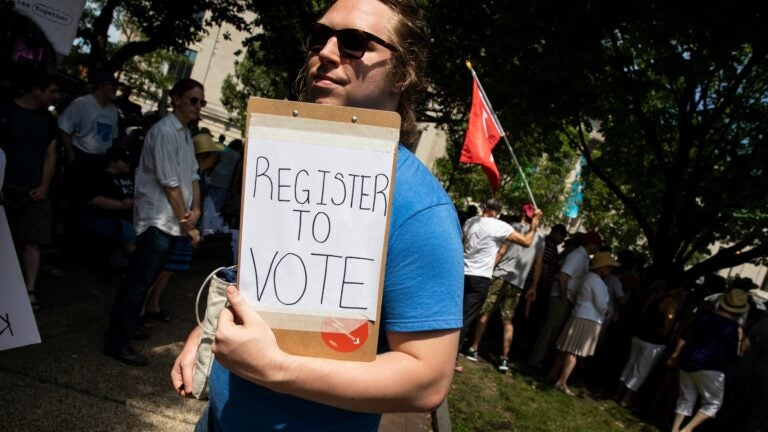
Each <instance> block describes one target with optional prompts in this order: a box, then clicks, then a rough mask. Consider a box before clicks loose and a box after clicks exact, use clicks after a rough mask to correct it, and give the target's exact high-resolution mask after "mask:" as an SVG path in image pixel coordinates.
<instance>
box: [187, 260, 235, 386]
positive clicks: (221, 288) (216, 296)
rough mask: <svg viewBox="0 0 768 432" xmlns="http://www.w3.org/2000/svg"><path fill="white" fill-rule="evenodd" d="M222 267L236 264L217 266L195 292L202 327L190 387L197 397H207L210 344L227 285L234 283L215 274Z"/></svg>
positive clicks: (233, 267)
mask: <svg viewBox="0 0 768 432" xmlns="http://www.w3.org/2000/svg"><path fill="white" fill-rule="evenodd" d="M224 269H233V270H236V269H237V266H232V267H219V268H217V269H216V270H214V271H213V272H211V274H209V275H208V277H207V278H205V281H203V284H202V285H201V286H200V290H198V292H197V300H195V317H196V318H197V323H198V325H200V328H201V329H202V332H201V333H200V344H199V345H198V347H197V356H196V358H195V373H194V379H193V384H194V387H193V388H192V395H193V396H194V397H195V398H197V399H207V398H208V376H209V375H210V374H211V367H213V352H212V351H211V345H212V344H213V339H214V336H215V334H216V328H217V326H218V324H219V314H220V313H221V310H222V309H223V308H224V307H226V305H227V287H228V286H229V285H232V284H234V283H235V282H229V281H226V280H224V279H221V278H219V277H218V276H217V273H218V272H219V271H221V270H224ZM209 282H210V283H209ZM206 284H208V301H207V303H206V308H205V317H204V318H203V320H200V307H199V305H200V296H201V295H202V293H203V289H204V288H205V286H206Z"/></svg>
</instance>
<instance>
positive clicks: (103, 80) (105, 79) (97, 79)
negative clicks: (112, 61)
mask: <svg viewBox="0 0 768 432" xmlns="http://www.w3.org/2000/svg"><path fill="white" fill-rule="evenodd" d="M91 83H93V84H117V78H115V76H114V75H112V74H111V73H109V72H96V73H94V74H93V75H91Z"/></svg>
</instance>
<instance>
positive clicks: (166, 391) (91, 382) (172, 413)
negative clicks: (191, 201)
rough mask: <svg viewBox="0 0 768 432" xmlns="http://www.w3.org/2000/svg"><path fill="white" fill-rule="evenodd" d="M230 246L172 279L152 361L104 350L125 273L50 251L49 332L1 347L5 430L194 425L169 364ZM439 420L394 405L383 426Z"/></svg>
mask: <svg viewBox="0 0 768 432" xmlns="http://www.w3.org/2000/svg"><path fill="white" fill-rule="evenodd" d="M227 253H228V245H227V244H225V243H223V242H220V241H212V242H210V243H209V244H208V245H206V247H205V248H204V249H203V250H201V251H200V253H199V254H198V255H197V256H196V257H195V259H194V261H193V263H192V270H191V271H189V272H187V273H184V274H179V275H175V276H174V278H173V279H172V280H171V282H170V284H169V286H168V289H167V290H166V293H165V294H164V297H163V302H164V304H165V305H166V309H167V310H168V311H169V313H170V314H171V316H173V320H172V321H171V323H169V324H165V323H160V322H156V323H153V324H154V326H155V328H154V329H153V331H152V337H151V338H150V339H148V340H145V341H135V347H136V348H137V349H138V350H139V351H140V352H142V353H144V354H146V355H148V356H149V358H150V362H151V363H150V365H149V366H146V367H144V368H132V367H129V366H125V365H123V364H121V363H118V362H117V361H115V360H112V359H111V358H109V357H106V356H105V355H103V354H102V353H101V345H102V338H103V333H104V330H105V329H106V325H107V320H108V314H109V310H110V308H111V306H112V301H113V299H114V296H115V294H116V292H117V288H118V286H119V283H120V278H119V276H114V275H113V276H111V277H110V278H109V280H108V282H107V283H104V281H103V277H102V275H103V269H102V268H99V266H98V265H97V264H95V260H94V258H93V257H89V256H84V255H81V254H73V253H51V254H46V255H45V256H44V259H43V268H42V269H41V274H40V281H39V283H38V285H39V287H38V289H37V291H38V293H39V295H38V297H39V300H40V302H41V304H42V306H43V309H42V310H41V311H40V312H38V313H37V322H38V327H39V329H40V334H41V338H42V341H43V342H42V343H41V344H38V345H33V346H28V347H23V348H17V349H13V350H9V351H0V430H2V431H8V432H17V431H18V432H27V431H30V432H31V431H40V432H45V431H69V430H72V431H148V432H152V431H158V432H159V431H191V430H192V429H193V428H194V424H195V422H196V421H197V418H198V417H199V415H200V413H201V411H202V409H203V407H204V403H203V402H200V401H197V400H191V399H183V398H180V397H178V396H176V395H175V394H174V393H173V391H172V390H171V385H170V378H169V372H170V369H171V366H172V364H173V361H174V359H175V357H176V355H177V353H178V352H179V351H180V350H181V347H182V346H183V340H184V339H185V338H186V335H187V333H188V332H189V331H190V330H191V329H192V327H193V326H194V324H195V314H194V302H195V296H196V295H197V289H198V288H199V286H200V283H201V282H202V280H203V279H204V277H205V276H207V274H208V272H209V271H210V270H212V269H214V268H216V267H218V266H219V265H221V264H222V263H224V262H225V261H226V256H227ZM1 278H2V275H0V285H1V284H2V282H1V280H2V279H1ZM429 430H431V426H430V416H429V414H391V415H385V416H384V419H383V421H382V426H381V429H380V431H382V432H395V431H397V432H408V431H413V432H423V431H429Z"/></svg>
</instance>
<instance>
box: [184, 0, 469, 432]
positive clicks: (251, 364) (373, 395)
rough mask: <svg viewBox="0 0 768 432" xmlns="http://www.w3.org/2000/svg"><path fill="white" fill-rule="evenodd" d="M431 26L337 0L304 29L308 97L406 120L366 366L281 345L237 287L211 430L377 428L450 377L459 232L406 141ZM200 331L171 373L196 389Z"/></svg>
mask: <svg viewBox="0 0 768 432" xmlns="http://www.w3.org/2000/svg"><path fill="white" fill-rule="evenodd" d="M427 41H428V37H427V33H426V28H425V24H424V21H423V18H422V15H421V12H420V10H419V9H418V8H417V7H416V6H415V3H414V2H413V1H412V0H338V1H336V2H335V3H333V4H332V5H331V7H330V8H329V9H328V10H327V11H326V13H325V14H324V15H323V16H322V18H320V20H319V21H318V23H317V24H316V25H314V26H313V27H312V29H311V31H310V35H309V38H308V45H307V65H306V69H305V70H306V75H305V77H304V78H305V88H306V96H307V98H308V99H309V100H311V101H313V102H316V103H321V104H329V105H346V106H354V107H365V108H373V109H379V110H390V111H397V112H399V113H400V115H401V117H402V125H401V142H402V144H404V145H401V146H400V148H399V150H398V156H397V167H396V174H395V179H396V181H395V185H394V198H393V204H392V207H391V208H392V214H391V220H390V230H389V238H388V242H389V243H388V252H387V264H386V273H385V282H384V292H383V297H382V313H381V328H382V330H383V333H382V334H381V335H380V337H379V349H378V352H379V353H380V354H379V355H378V356H377V357H376V359H375V360H374V361H373V362H348V361H339V360H328V359H318V358H309V357H300V356H294V355H290V354H287V353H285V352H283V351H282V350H280V348H279V347H278V346H277V344H276V342H275V337H274V334H273V333H272V331H271V330H270V329H269V327H268V326H267V325H266V324H265V323H264V321H262V320H261V318H260V317H259V315H258V314H257V313H256V312H255V311H253V310H252V309H251V308H250V307H249V305H248V304H246V302H245V300H244V298H243V297H242V296H240V295H239V294H238V292H237V290H236V289H234V287H230V288H229V289H228V290H227V297H228V300H229V302H230V304H231V308H229V309H226V310H224V311H223V312H222V313H221V315H220V317H219V326H218V331H217V333H216V335H215V343H214V345H213V350H214V353H215V359H216V361H215V362H214V365H213V369H212V371H211V375H210V386H209V394H210V400H209V404H208V407H207V408H206V410H205V412H204V414H203V416H202V417H201V419H200V421H199V422H198V424H197V428H196V430H197V431H206V430H233V431H235V430H254V431H255V430H259V431H269V430H280V431H308V430H311V431H330V430H333V431H338V430H345V431H376V430H378V427H379V422H380V419H381V415H380V413H385V412H406V411H410V412H413V411H430V410H432V409H434V408H435V407H437V406H438V405H439V404H440V403H441V402H442V401H443V399H444V398H445V396H446V394H447V392H448V389H449V387H450V383H451V379H452V376H453V366H454V360H455V358H456V352H457V346H458V334H459V329H460V328H461V320H462V308H461V304H462V289H463V255H462V245H461V229H460V227H459V223H458V218H457V216H456V212H455V210H454V207H453V205H452V203H451V201H450V199H449V198H448V196H447V194H446V193H445V191H444V190H443V188H442V187H441V186H440V184H439V183H438V182H437V180H435V178H434V177H433V176H432V174H431V173H430V172H429V170H428V169H427V168H426V167H424V165H422V164H421V162H419V161H418V160H417V159H416V158H415V156H414V155H413V154H412V153H411V152H409V151H408V150H407V149H406V147H405V144H412V143H413V141H414V139H415V137H416V132H417V131H416V123H415V115H414V107H415V103H416V102H417V100H418V98H419V91H420V90H421V89H422V88H423V82H424V81H423V75H422V74H423V70H424V65H425V61H426V60H425V59H426V47H427ZM199 340H200V329H199V328H198V329H195V330H194V331H193V332H192V333H191V334H190V336H189V338H188V339H187V342H186V344H185V346H184V348H183V349H182V352H181V353H180V354H179V356H178V358H177V359H176V362H175V364H174V367H173V369H172V371H171V380H172V384H173V386H174V389H175V390H176V391H177V393H178V394H180V395H182V396H188V395H190V394H191V393H192V392H193V390H194V389H193V388H192V386H193V385H194V384H193V373H194V361H195V352H196V350H197V346H198V344H199Z"/></svg>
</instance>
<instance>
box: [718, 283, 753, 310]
mask: <svg viewBox="0 0 768 432" xmlns="http://www.w3.org/2000/svg"><path fill="white" fill-rule="evenodd" d="M747 297H748V295H747V292H746V291H744V290H742V289H739V288H734V289H732V290H730V291H728V292H727V293H725V295H723V296H722V297H720V307H721V308H722V309H723V310H726V311H728V312H731V313H735V314H741V313H744V312H746V311H748V310H749V303H748V302H747Z"/></svg>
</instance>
